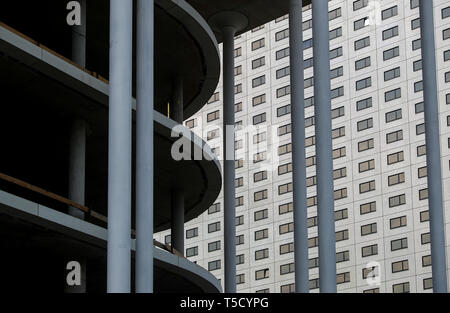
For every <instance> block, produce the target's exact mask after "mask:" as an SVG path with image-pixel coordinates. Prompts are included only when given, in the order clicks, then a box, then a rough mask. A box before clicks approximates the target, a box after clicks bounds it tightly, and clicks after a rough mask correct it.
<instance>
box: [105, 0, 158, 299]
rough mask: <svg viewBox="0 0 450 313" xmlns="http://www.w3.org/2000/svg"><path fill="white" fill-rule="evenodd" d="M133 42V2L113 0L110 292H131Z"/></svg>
mask: <svg viewBox="0 0 450 313" xmlns="http://www.w3.org/2000/svg"><path fill="white" fill-rule="evenodd" d="M132 39H133V1H132V0H110V55H109V62H110V65H109V147H108V149H109V152H108V153H109V161H108V259H107V289H108V292H109V293H116V292H121V293H128V292H130V287H131V286H130V285H131V280H130V278H131V103H132V98H131V97H132V96H131V82H132V50H133V45H132ZM149 240H151V238H150V239H149Z"/></svg>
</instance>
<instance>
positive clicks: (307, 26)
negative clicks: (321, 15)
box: [302, 19, 312, 31]
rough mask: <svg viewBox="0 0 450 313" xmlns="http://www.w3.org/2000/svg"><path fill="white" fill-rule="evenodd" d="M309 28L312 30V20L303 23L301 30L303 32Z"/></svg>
mask: <svg viewBox="0 0 450 313" xmlns="http://www.w3.org/2000/svg"><path fill="white" fill-rule="evenodd" d="M310 28H312V20H311V19H309V20H307V21H304V22H303V25H302V30H303V31H305V30H308V29H310Z"/></svg>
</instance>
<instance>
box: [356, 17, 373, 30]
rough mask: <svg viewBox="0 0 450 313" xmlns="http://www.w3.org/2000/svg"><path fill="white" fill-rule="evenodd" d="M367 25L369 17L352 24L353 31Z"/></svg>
mask: <svg viewBox="0 0 450 313" xmlns="http://www.w3.org/2000/svg"><path fill="white" fill-rule="evenodd" d="M367 25H369V17H367V16H365V17H363V18H360V19H359V20H356V21H354V22H353V30H354V31H357V30H359V29H361V28H364V27H366V26H367Z"/></svg>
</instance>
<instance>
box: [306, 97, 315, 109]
mask: <svg viewBox="0 0 450 313" xmlns="http://www.w3.org/2000/svg"><path fill="white" fill-rule="evenodd" d="M313 105H314V97H309V98H306V99H305V108H309V107H312V106H313Z"/></svg>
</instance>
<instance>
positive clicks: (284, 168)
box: [278, 163, 292, 176]
mask: <svg viewBox="0 0 450 313" xmlns="http://www.w3.org/2000/svg"><path fill="white" fill-rule="evenodd" d="M291 172H292V163H288V164H283V165H280V166H279V167H278V175H279V176H281V175H284V174H288V173H291Z"/></svg>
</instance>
